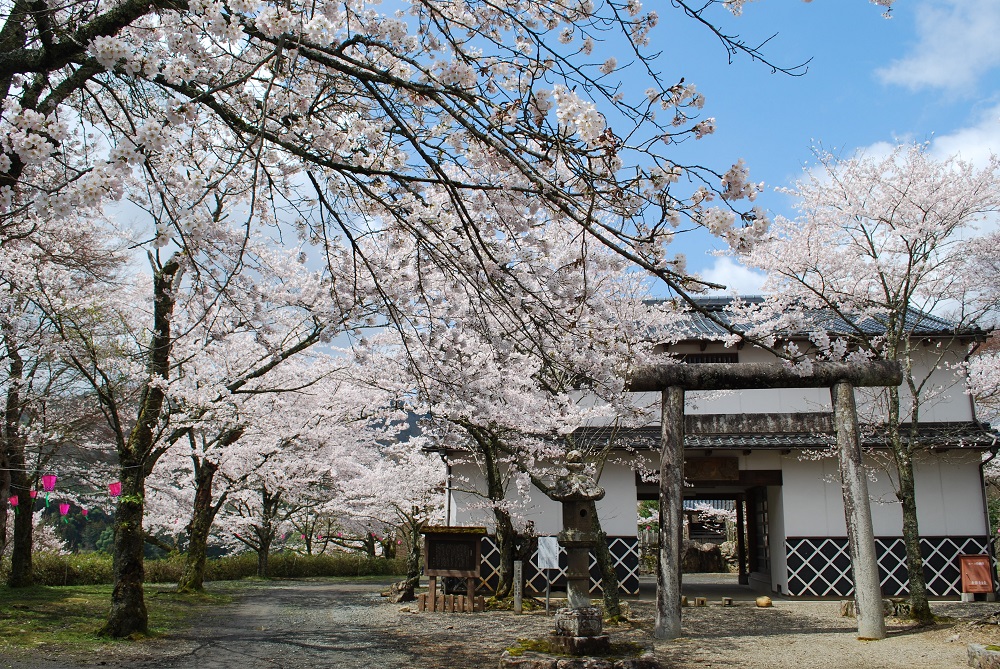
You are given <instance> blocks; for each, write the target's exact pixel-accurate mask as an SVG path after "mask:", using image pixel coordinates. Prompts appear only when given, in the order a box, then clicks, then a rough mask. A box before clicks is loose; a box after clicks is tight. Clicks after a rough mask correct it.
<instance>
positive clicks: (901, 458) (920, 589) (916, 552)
mask: <svg viewBox="0 0 1000 669" xmlns="http://www.w3.org/2000/svg"><path fill="white" fill-rule="evenodd" d="M913 418H916V415H914V416H913ZM899 421H900V399H899V389H898V388H889V425H888V429H889V444H890V446H891V447H892V455H893V459H894V460H895V462H896V470H897V472H898V475H899V490H898V491H897V492H896V496H897V498H898V499H899V503H900V505H901V506H902V512H903V545H904V546H905V548H906V572H907V576H908V577H909V581H910V617H911V618H913V619H914V620H917V621H920V622H924V623H927V622H932V621H933V620H934V616H933V614H931V606H930V603H929V602H928V601H927V579H926V578H924V558H923V556H922V555H921V554H920V526H919V524H918V523H917V497H916V494H917V491H916V485H915V482H914V476H913V451H914V445H915V442H914V440H913V439H912V437H913V436H914V435H911V439H910V440H908V441H907V442H906V443H904V442H903V436H902V434H901V433H900V425H899Z"/></svg>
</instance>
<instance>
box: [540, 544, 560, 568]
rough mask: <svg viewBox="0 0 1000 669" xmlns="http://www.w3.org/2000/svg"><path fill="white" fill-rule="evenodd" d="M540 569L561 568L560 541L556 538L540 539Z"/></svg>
mask: <svg viewBox="0 0 1000 669" xmlns="http://www.w3.org/2000/svg"><path fill="white" fill-rule="evenodd" d="M538 568H539V569H558V568H559V539H558V538H556V537H538Z"/></svg>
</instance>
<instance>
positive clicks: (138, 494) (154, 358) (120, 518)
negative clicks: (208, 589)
mask: <svg viewBox="0 0 1000 669" xmlns="http://www.w3.org/2000/svg"><path fill="white" fill-rule="evenodd" d="M180 270H181V265H180V257H179V256H178V255H174V256H172V257H171V258H170V260H169V261H167V262H166V263H165V264H163V265H162V266H160V267H155V266H154V272H153V331H152V335H151V340H150V346H149V351H148V370H149V381H148V382H147V383H146V385H145V386H144V387H143V390H142V393H141V395H140V397H139V410H138V417H137V420H136V422H135V425H134V427H133V428H132V430H131V432H129V434H128V438H127V439H123V438H122V436H123V430H122V428H121V421H120V420H119V416H120V413H119V411H120V409H121V407H119V405H118V399H117V396H116V394H115V391H114V389H113V388H111V387H109V382H108V380H107V379H106V377H105V376H104V375H103V374H101V373H95V372H94V371H93V369H94V365H93V364H90V365H88V364H87V363H85V362H81V361H77V360H74V362H75V363H76V365H77V367H78V368H79V369H80V370H81V371H82V372H83V373H84V374H86V375H88V379H89V380H90V383H91V385H92V386H93V387H94V389H95V390H97V393H98V397H99V400H100V401H101V403H102V405H103V407H104V411H105V414H106V415H108V416H109V417H110V419H111V422H112V423H113V427H116V428H117V429H116V432H117V441H118V443H117V445H116V446H117V451H118V465H119V470H120V472H119V480H120V481H121V484H122V494H121V496H120V497H119V498H118V505H117V508H116V510H115V543H114V567H113V574H114V588H113V590H112V593H111V612H110V614H109V615H108V621H107V623H106V624H105V625H104V627H102V628H101V630H100V632H99V634H100V635H101V636H109V637H113V638H123V637H128V636H131V635H133V634H146V633H147V632H148V629H149V614H148V612H147V610H146V602H145V597H144V593H143V581H144V579H145V565H144V563H143V545H144V543H145V541H144V532H143V528H142V520H143V512H144V509H145V498H146V477H147V476H148V475H149V473H150V471H151V470H152V468H153V465H154V464H155V463H156V459H157V457H158V456H159V452H158V451H157V450H156V449H155V442H156V436H155V434H156V432H155V430H156V427H157V424H158V423H159V421H160V416H161V412H162V409H163V401H164V398H165V394H164V390H163V389H164V386H165V383H164V381H165V380H166V379H167V378H168V375H169V370H170V348H171V345H172V343H173V340H172V335H171V318H172V316H173V309H174V301H175V298H174V287H175V286H174V281H175V279H177V278H179V273H180ZM93 362H96V361H93Z"/></svg>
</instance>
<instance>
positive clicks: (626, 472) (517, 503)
mask: <svg viewBox="0 0 1000 669" xmlns="http://www.w3.org/2000/svg"><path fill="white" fill-rule="evenodd" d="M452 478H453V484H452V485H453V489H452V501H451V509H450V517H449V522H450V524H452V525H459V526H462V525H485V526H486V527H487V528H489V530H490V531H491V532H492V531H493V512H492V510H490V509H489V508H484V504H483V498H482V497H481V496H479V495H475V494H472V493H469V492H462V491H461V489H462V488H465V489H470V488H474V489H476V490H479V491H480V492H485V490H486V485H485V482H484V481H483V480H482V478H481V476H480V473H479V468H478V467H477V466H476V465H475V464H472V463H469V464H456V465H454V466H453V467H452ZM600 484H601V486H602V487H603V488H604V489H605V491H606V494H605V496H604V499H602V500H600V501H599V502H598V503H597V512H598V514H599V515H600V520H601V527H602V528H603V529H604V531H605V532H606V533H607V534H609V535H612V536H633V537H634V536H635V534H636V499H635V498H636V492H635V474H634V473H633V472H632V469H631V468H630V467H626V466H624V465H621V464H613V463H609V464H607V465H605V467H604V471H603V472H602V474H601V480H600ZM507 499H508V500H510V501H511V502H512V503H513V504H512V509H511V512H512V514H513V515H514V516H515V517H516V518H517V519H519V521H520V522H518V524H521V523H523V522H525V521H529V520H530V521H532V522H534V524H535V532H536V533H538V534H541V535H551V534H557V533H558V532H559V531H560V530H561V529H562V509H561V507H560V504H559V503H558V502H554V501H552V500H551V499H549V498H548V497H547V496H545V494H544V493H542V492H541V491H540V490H538V489H537V488H535V487H534V486H531V489H530V491H529V493H528V496H527V498H524V497H522V496H521V495H520V493H519V491H518V490H517V487H516V486H514V485H511V486H510V487H509V488H508V490H507Z"/></svg>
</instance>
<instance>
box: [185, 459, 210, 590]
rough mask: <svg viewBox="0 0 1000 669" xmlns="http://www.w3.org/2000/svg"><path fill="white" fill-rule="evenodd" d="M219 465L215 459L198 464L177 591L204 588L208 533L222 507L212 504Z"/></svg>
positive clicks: (203, 460)
mask: <svg viewBox="0 0 1000 669" xmlns="http://www.w3.org/2000/svg"><path fill="white" fill-rule="evenodd" d="M218 468H219V466H218V465H217V464H215V463H214V462H211V461H209V460H205V459H204V458H202V459H200V460H199V461H198V462H197V463H196V472H195V495H194V508H193V509H192V512H191V524H190V526H189V527H190V531H189V533H188V550H187V555H186V556H185V558H184V570H183V571H182V572H181V577H180V580H179V581H178V582H177V591H178V592H194V591H201V590H203V589H204V584H205V563H206V551H207V548H208V534H209V531H210V530H211V529H212V522H213V521H214V520H215V514H216V512H217V511H218V510H219V507H218V505H214V504H212V482H213V481H214V480H215V472H216V470H218Z"/></svg>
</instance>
